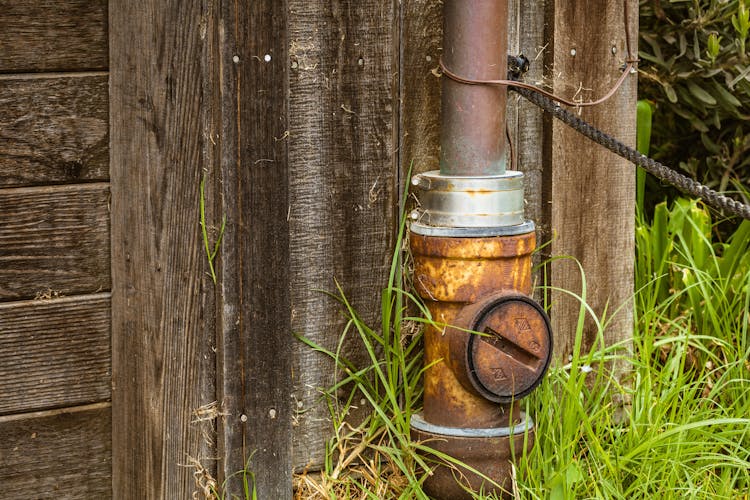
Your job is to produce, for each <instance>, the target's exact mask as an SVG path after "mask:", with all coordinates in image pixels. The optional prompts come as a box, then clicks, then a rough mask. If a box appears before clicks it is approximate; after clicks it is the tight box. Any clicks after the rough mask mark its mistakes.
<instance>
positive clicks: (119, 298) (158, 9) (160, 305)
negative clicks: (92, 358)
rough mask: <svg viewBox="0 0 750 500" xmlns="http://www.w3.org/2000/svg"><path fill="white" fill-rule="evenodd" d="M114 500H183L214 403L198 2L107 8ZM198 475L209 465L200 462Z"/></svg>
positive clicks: (203, 450)
mask: <svg viewBox="0 0 750 500" xmlns="http://www.w3.org/2000/svg"><path fill="white" fill-rule="evenodd" d="M109 9H110V11H109V15H110V23H109V25H110V28H111V29H110V61H111V80H110V84H111V86H110V94H111V101H110V117H111V122H110V132H111V134H110V137H111V142H110V147H111V156H110V158H111V192H112V202H111V211H112V352H113V359H112V372H113V373H112V376H113V395H112V421H113V422H112V425H113V430H112V443H113V460H112V464H113V492H114V497H115V498H189V497H190V496H191V494H192V491H193V486H194V479H193V470H192V469H191V468H189V467H185V466H184V465H187V464H189V463H191V459H194V460H198V461H203V460H205V459H207V458H209V457H212V456H213V451H212V450H211V448H212V447H211V444H210V443H209V442H207V441H206V440H205V439H203V438H202V436H201V433H200V427H199V426H198V425H196V424H194V423H192V421H193V420H194V418H195V417H194V415H193V412H194V411H195V410H197V409H198V408H199V407H201V406H203V405H205V404H207V403H210V402H212V401H214V400H215V389H214V383H215V382H214V381H215V363H214V355H213V353H212V345H213V344H214V335H213V322H212V321H210V319H209V320H207V318H206V311H211V310H212V308H211V306H210V303H211V290H212V283H211V282H210V279H207V278H206V275H205V259H206V256H205V255H204V251H203V249H202V243H201V237H200V228H199V225H198V221H199V204H198V197H199V195H198V193H199V190H198V186H199V184H200V180H201V177H202V175H203V168H202V167H203V164H202V160H203V151H204V149H205V147H206V144H207V142H208V137H206V136H205V135H204V130H203V123H202V122H203V119H202V118H203V116H204V112H205V109H204V107H203V102H202V92H201V91H202V83H203V78H204V75H203V72H202V38H201V32H202V27H201V14H202V11H201V9H202V4H201V1H200V0H191V1H185V2H177V3H165V2H159V1H156V0H152V1H145V2H138V3H133V2H110V4H109ZM204 463H205V464H206V467H207V468H208V469H211V468H212V465H211V462H204Z"/></svg>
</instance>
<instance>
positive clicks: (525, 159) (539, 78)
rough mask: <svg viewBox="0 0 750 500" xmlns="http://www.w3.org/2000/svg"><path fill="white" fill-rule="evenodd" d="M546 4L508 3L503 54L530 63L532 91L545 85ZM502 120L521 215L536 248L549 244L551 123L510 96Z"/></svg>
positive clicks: (520, 0)
mask: <svg viewBox="0 0 750 500" xmlns="http://www.w3.org/2000/svg"><path fill="white" fill-rule="evenodd" d="M549 1H550V0H544V1H539V0H511V1H509V2H508V7H509V20H510V21H509V32H508V34H509V39H508V51H509V54H511V55H519V54H523V55H525V56H526V57H527V58H529V60H530V62H531V64H530V67H529V72H528V73H526V75H525V77H524V81H526V82H528V83H533V84H535V85H544V84H545V83H546V82H545V77H544V72H545V54H546V53H547V52H548V43H547V42H548V40H549V38H548V37H549V35H550V33H547V32H546V26H547V22H546V17H545V15H546V11H547V4H548V3H549ZM507 120H508V127H509V130H510V134H511V143H512V149H513V158H512V159H511V161H510V165H511V166H512V168H513V169H514V170H520V171H521V172H523V173H524V176H525V177H524V200H525V206H524V209H525V214H526V218H527V219H530V220H533V221H534V223H535V224H536V228H537V232H536V235H537V242H539V244H540V245H541V244H543V243H545V242H547V241H549V240H550V239H551V238H552V233H551V231H550V214H549V206H550V204H549V200H550V188H551V185H552V183H551V182H550V178H551V171H550V166H551V159H550V158H549V156H550V155H549V150H548V149H545V148H546V146H545V139H546V138H547V137H548V136H549V131H548V129H549V128H550V127H551V121H550V119H549V118H547V117H545V116H544V112H543V111H542V110H540V109H539V108H538V107H536V106H535V105H533V104H531V103H529V102H527V101H526V100H525V99H523V98H521V97H520V96H518V95H517V94H515V93H513V92H510V93H509V95H508V112H507ZM509 153H510V152H509ZM548 253H549V252H540V253H537V254H536V255H535V256H534V262H535V264H537V263H539V262H540V261H541V260H542V259H543V258H544V257H545V256H546V255H545V254H548ZM540 273H541V271H539V272H537V273H535V275H534V282H535V284H542V279H541V275H540Z"/></svg>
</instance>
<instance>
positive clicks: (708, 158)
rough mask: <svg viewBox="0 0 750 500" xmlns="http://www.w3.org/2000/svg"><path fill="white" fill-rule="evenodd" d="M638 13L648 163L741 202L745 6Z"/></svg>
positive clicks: (693, 2)
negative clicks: (647, 107)
mask: <svg viewBox="0 0 750 500" xmlns="http://www.w3.org/2000/svg"><path fill="white" fill-rule="evenodd" d="M640 7H641V10H640V16H641V17H640V30H641V31H640V44H639V45H640V53H639V55H640V58H641V64H640V77H639V98H640V99H649V100H650V101H651V102H652V103H653V104H654V105H655V107H656V110H655V113H654V125H653V136H652V152H653V154H654V156H655V157H656V158H658V159H660V160H661V161H663V162H664V163H666V164H668V165H672V166H677V165H679V166H680V168H682V169H683V170H684V171H685V173H687V174H688V175H690V176H692V177H693V178H695V179H697V180H699V181H701V182H703V183H705V184H708V185H709V186H710V187H712V188H714V189H718V190H720V191H727V190H729V191H732V190H738V191H739V192H741V193H743V196H746V194H745V192H746V190H747V188H746V186H748V185H750V135H748V134H747V132H748V131H749V130H748V129H750V125H748V124H747V123H746V121H747V120H750V57H748V53H747V52H748V48H749V47H748V45H750V43H749V42H748V36H749V32H750V0H734V1H728V0H723V1H722V0H682V1H672V2H665V1H660V0H642V1H641V4H640ZM743 186H745V188H744V189H743ZM662 196H663V195H662Z"/></svg>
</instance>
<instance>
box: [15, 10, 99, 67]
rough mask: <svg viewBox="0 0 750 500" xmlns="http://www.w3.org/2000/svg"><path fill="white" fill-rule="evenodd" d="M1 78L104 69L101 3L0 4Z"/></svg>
mask: <svg viewBox="0 0 750 500" xmlns="http://www.w3.org/2000/svg"><path fill="white" fill-rule="evenodd" d="M0 26H2V29H1V30H0V73H31V72H39V71H85V70H104V69H107V1H106V0H0Z"/></svg>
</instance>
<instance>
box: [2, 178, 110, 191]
mask: <svg viewBox="0 0 750 500" xmlns="http://www.w3.org/2000/svg"><path fill="white" fill-rule="evenodd" d="M104 188H106V189H109V182H102V181H94V182H76V183H75V184H48V185H43V186H19V187H3V188H0V193H19V194H24V193H29V194H36V193H64V192H66V191H67V192H71V193H73V192H76V191H80V190H81V189H92V190H96V189H104Z"/></svg>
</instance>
